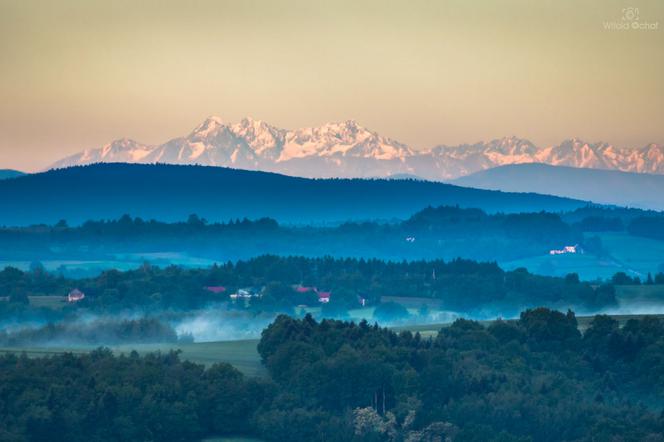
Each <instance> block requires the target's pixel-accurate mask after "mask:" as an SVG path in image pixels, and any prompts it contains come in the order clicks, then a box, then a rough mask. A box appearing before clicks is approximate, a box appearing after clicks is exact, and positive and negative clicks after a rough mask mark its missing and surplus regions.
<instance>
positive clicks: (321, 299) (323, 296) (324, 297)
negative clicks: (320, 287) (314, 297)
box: [318, 292, 332, 304]
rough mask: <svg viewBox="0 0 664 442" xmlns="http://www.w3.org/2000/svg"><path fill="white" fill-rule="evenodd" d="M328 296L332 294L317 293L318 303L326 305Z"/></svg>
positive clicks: (328, 300) (328, 299)
mask: <svg viewBox="0 0 664 442" xmlns="http://www.w3.org/2000/svg"><path fill="white" fill-rule="evenodd" d="M330 296H332V292H318V302H322V303H324V304H327V303H328V302H330Z"/></svg>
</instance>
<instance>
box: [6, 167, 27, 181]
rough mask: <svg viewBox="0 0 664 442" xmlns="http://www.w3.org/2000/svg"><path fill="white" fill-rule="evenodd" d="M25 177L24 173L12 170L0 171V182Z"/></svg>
mask: <svg viewBox="0 0 664 442" xmlns="http://www.w3.org/2000/svg"><path fill="white" fill-rule="evenodd" d="M22 175H25V173H23V172H20V171H18V170H13V169H0V180H6V179H9V178H16V177H19V176H22Z"/></svg>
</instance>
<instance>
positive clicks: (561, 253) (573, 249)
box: [549, 244, 579, 255]
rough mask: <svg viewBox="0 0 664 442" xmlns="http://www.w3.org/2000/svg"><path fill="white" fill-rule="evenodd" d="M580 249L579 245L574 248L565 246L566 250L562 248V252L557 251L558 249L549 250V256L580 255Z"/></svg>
mask: <svg viewBox="0 0 664 442" xmlns="http://www.w3.org/2000/svg"><path fill="white" fill-rule="evenodd" d="M578 247H579V245H578V244H575V245H573V246H565V247H564V248H562V249H560V250H556V249H553V250H549V255H564V254H566V253H578V251H579V250H578Z"/></svg>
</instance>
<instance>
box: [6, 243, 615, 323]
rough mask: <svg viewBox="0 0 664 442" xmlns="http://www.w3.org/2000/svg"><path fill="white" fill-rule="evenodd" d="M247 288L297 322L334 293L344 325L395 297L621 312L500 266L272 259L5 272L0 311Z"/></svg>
mask: <svg viewBox="0 0 664 442" xmlns="http://www.w3.org/2000/svg"><path fill="white" fill-rule="evenodd" d="M209 287H216V288H218V289H214V290H209V289H208V288H209ZM306 288H310V289H306ZM73 289H79V290H81V291H83V292H84V293H85V295H86V296H85V298H84V299H83V300H81V301H78V302H75V303H68V304H67V305H65V306H63V308H62V309H60V310H59V311H57V312H55V311H53V310H52V309H45V308H41V309H39V308H36V307H33V306H32V303H31V302H30V297H38V296H44V295H60V296H64V295H66V294H67V293H68V292H69V291H71V290H73ZM239 289H245V290H247V291H249V292H252V293H254V294H255V296H252V298H251V300H250V302H248V303H244V302H237V303H233V304H232V307H233V308H236V309H246V310H248V311H252V312H262V311H268V312H285V313H289V314H292V313H293V311H294V308H295V307H297V306H300V305H306V306H318V305H320V303H319V298H318V296H317V295H316V292H318V293H320V292H325V293H328V294H329V303H327V304H326V306H325V309H326V312H327V313H329V314H330V315H332V316H335V317H337V316H338V317H343V316H344V312H347V311H348V310H349V309H353V308H360V307H361V306H362V305H363V304H366V305H374V306H375V305H378V304H380V303H381V302H382V301H383V300H385V298H386V297H387V298H388V300H389V298H390V297H396V298H405V299H413V300H416V301H417V300H419V301H417V302H421V303H427V301H436V303H437V305H439V306H440V308H442V309H445V310H450V311H456V312H469V313H473V312H476V313H477V312H483V311H484V312H490V313H491V315H494V316H495V315H496V314H502V315H505V316H512V315H514V314H517V313H518V311H519V310H520V309H522V308H525V307H532V306H537V305H547V306H551V307H561V308H562V307H564V308H567V307H570V306H571V307H576V308H579V309H581V310H584V311H597V309H600V308H603V307H610V306H614V305H615V304H616V298H615V293H614V289H613V286H612V285H611V284H603V285H598V286H593V285H590V284H589V283H586V282H582V281H580V280H579V278H578V276H577V275H575V274H570V275H568V276H567V277H565V278H559V277H547V276H539V275H534V274H531V273H529V272H528V271H526V270H525V269H516V270H513V271H504V270H502V269H501V268H500V267H499V266H498V265H496V264H495V263H480V262H475V261H468V260H461V259H457V260H452V261H442V260H434V261H412V262H407V261H399V262H389V261H381V260H363V259H334V258H330V257H326V258H305V257H278V256H271V255H266V256H261V257H258V258H253V259H250V260H247V261H238V262H236V263H233V262H228V263H226V264H222V265H214V266H212V267H209V268H200V269H187V268H182V267H176V266H170V267H167V268H163V269H162V268H158V267H154V266H150V265H144V266H142V267H141V268H139V269H136V270H131V271H125V272H120V271H117V270H109V271H106V272H103V273H102V274H101V275H99V276H97V277H95V278H88V279H81V280H74V279H66V278H63V277H62V276H59V275H56V274H52V273H49V272H46V271H44V270H43V269H41V268H39V267H36V268H35V269H33V270H32V271H28V272H23V271H20V270H17V269H15V268H5V269H4V270H2V271H0V294H4V296H6V298H5V299H6V301H5V302H0V319H4V320H10V319H11V320H15V321H20V320H21V319H25V318H27V317H28V316H31V315H32V316H40V315H43V319H45V320H52V319H53V317H54V316H56V315H60V317H64V316H65V315H67V314H73V313H75V312H76V311H81V310H82V311H91V312H94V313H98V314H101V313H115V312H120V311H124V310H142V311H144V310H145V311H152V312H154V311H159V310H173V309H176V310H192V309H199V308H204V307H206V306H209V305H210V304H214V303H222V302H229V301H230V297H229V295H230V294H233V293H236V292H238V290H239Z"/></svg>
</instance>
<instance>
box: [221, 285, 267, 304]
mask: <svg viewBox="0 0 664 442" xmlns="http://www.w3.org/2000/svg"><path fill="white" fill-rule="evenodd" d="M264 289H265V288H264V287H262V288H260V289H259V288H256V287H244V288H241V289H238V291H237V292H236V293H232V294H231V295H229V298H231V299H232V300H233V301H236V300H238V299H251V298H260V297H261V296H263V290H264Z"/></svg>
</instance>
